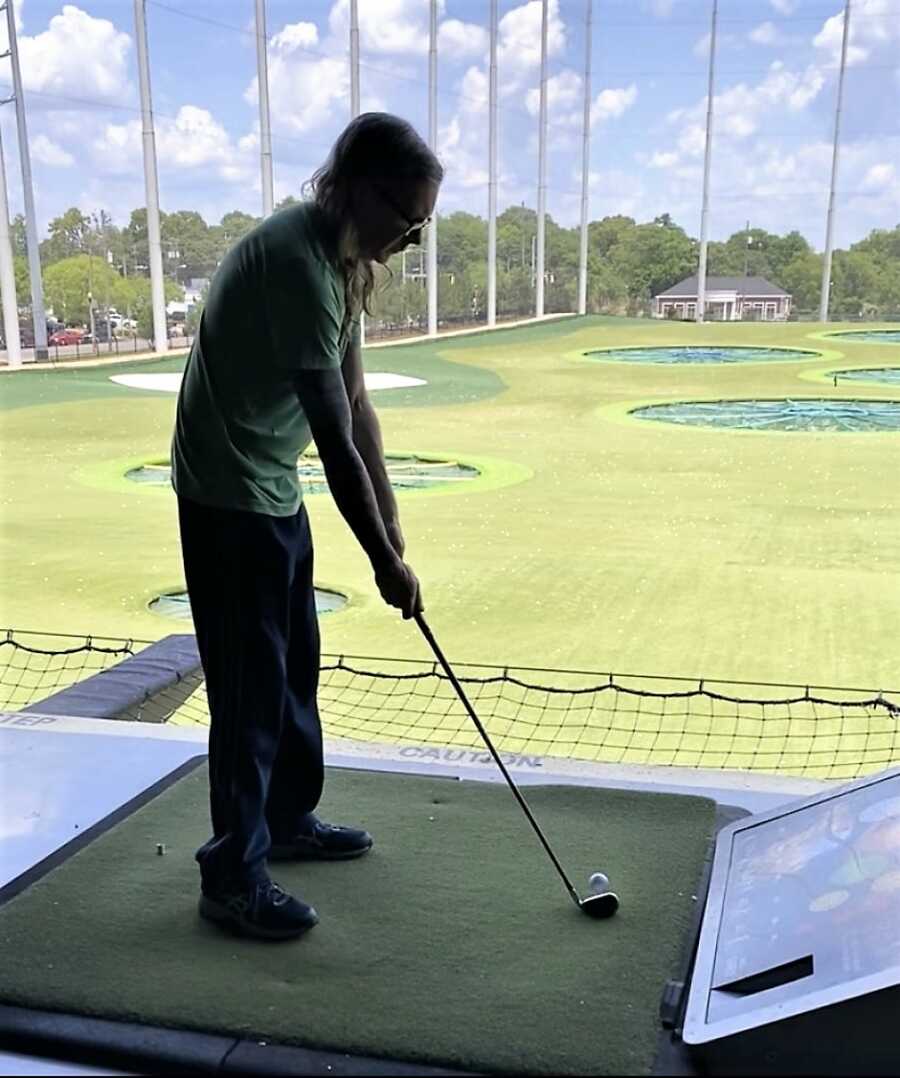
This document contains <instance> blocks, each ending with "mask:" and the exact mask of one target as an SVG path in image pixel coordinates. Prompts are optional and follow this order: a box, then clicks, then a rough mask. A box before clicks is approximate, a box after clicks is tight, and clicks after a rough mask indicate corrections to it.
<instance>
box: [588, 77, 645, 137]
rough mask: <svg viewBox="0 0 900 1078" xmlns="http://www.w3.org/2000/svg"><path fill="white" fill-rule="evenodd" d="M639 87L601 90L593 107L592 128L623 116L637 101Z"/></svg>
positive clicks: (631, 86) (632, 85)
mask: <svg viewBox="0 0 900 1078" xmlns="http://www.w3.org/2000/svg"><path fill="white" fill-rule="evenodd" d="M637 96H638V90H637V86H636V85H635V84H634V83H632V84H631V85H630V86H623V87H620V88H619V89H608V90H601V91H600V93H599V94H597V96H596V97H595V98H594V102H593V104H592V105H591V127H593V126H594V125H595V124H598V123H604V122H605V121H606V120H610V119H613V118H615V117H618V116H621V115H622V113H623V112H625V111H627V110H628V109H630V108H631V106H632V105H633V104H634V103H635V101H637Z"/></svg>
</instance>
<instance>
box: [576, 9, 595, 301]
mask: <svg viewBox="0 0 900 1078" xmlns="http://www.w3.org/2000/svg"><path fill="white" fill-rule="evenodd" d="M592 9H593V0H587V18H586V20H585V31H584V34H585V45H584V124H583V127H584V130H583V132H582V137H583V140H584V144H583V146H582V151H581V252H580V256H579V260H578V313H579V314H587V255H588V187H589V182H588V181H589V178H590V171H589V170H590V160H591V46H592V44H593V41H592V30H593V27H592V17H593V10H592Z"/></svg>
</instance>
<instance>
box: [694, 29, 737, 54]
mask: <svg viewBox="0 0 900 1078" xmlns="http://www.w3.org/2000/svg"><path fill="white" fill-rule="evenodd" d="M711 41H712V34H711V33H709V31H707V32H706V33H705V34H703V35H702V36H701V37H698V38H697V40H696V41H695V42H694V48H693V49H692V52H693V53H694V55H695V56H697V57H700V58H701V59H705V58H706V57H707V56H709V45H710V42H711ZM736 44H738V38H736V37H735V35H734V34H723V33H721V32H720V33H718V34H716V56H718V55H719V54H720V53H721V51H722V49H724V48H725V47H726V46H728V45H736Z"/></svg>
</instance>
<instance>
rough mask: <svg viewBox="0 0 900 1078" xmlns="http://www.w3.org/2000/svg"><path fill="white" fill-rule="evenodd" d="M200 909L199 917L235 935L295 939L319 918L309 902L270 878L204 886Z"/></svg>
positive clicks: (268, 938)
mask: <svg viewBox="0 0 900 1078" xmlns="http://www.w3.org/2000/svg"><path fill="white" fill-rule="evenodd" d="M199 911H200V916H201V917H205V918H206V919H207V920H208V921H215V922H216V923H217V924H219V925H221V926H222V927H223V928H227V929H230V930H232V931H233V932H235V933H236V934H237V935H240V936H253V937H255V938H256V939H267V940H286V939H294V938H295V937H297V936H301V935H303V933H304V932H306V931H307V930H308V929H310V928H312V927H313V925H315V924H317V923H318V920H319V915H318V914H317V913H316V911H315V910H314V909H313V908H312V906H307V905H306V904H305V903H304V902H300V901H299V900H298V899H296V898H294V897H293V896H291V895H289V894H287V893H286V892H285V891H283V890H282V889H281V888H280V887H279V886H278V884H277V883H273V881H272V880H264V881H263V882H262V883H256V884H249V885H247V886H245V887H244V888H242V889H238V890H233V889H229V888H227V887H226V888H208V887H203V889H202V894H201V895H200V904H199Z"/></svg>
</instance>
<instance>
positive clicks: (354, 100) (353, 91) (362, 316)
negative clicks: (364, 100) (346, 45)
mask: <svg viewBox="0 0 900 1078" xmlns="http://www.w3.org/2000/svg"><path fill="white" fill-rule="evenodd" d="M357 116H359V2H358V0H350V119H351V120H355V119H356V117H357ZM359 343H360V346H362V345H364V344H365V343H366V312H365V311H360V312H359Z"/></svg>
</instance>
